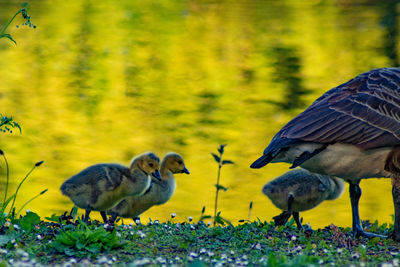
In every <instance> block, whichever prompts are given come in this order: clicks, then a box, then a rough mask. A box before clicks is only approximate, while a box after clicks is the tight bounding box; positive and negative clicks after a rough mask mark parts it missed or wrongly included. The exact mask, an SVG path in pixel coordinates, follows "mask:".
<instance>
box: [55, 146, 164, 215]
mask: <svg viewBox="0 0 400 267" xmlns="http://www.w3.org/2000/svg"><path fill="white" fill-rule="evenodd" d="M159 167H160V159H159V158H158V156H156V155H155V154H154V153H152V152H146V153H143V154H140V155H138V156H136V157H135V158H133V160H132V162H131V164H130V167H129V168H128V167H125V166H123V165H120V164H107V163H103V164H96V165H93V166H90V167H88V168H86V169H84V170H83V171H81V172H80V173H78V174H76V175H74V176H72V177H71V178H69V179H68V180H66V181H65V182H64V183H63V184H62V185H61V188H60V190H61V192H62V193H63V195H66V196H68V197H69V198H70V199H71V200H72V202H73V203H74V204H75V205H76V206H77V207H79V208H82V209H85V210H86V212H85V218H84V221H85V222H87V221H88V220H89V214H90V212H91V211H92V210H96V211H100V214H101V216H102V218H103V220H104V222H106V221H107V214H106V210H108V209H110V208H112V207H114V206H115V205H116V204H118V202H119V201H121V200H122V199H124V198H125V197H128V196H135V195H141V194H143V193H144V192H145V191H146V190H147V189H148V188H149V186H150V183H151V178H150V176H151V174H152V175H154V176H155V177H160V173H159Z"/></svg>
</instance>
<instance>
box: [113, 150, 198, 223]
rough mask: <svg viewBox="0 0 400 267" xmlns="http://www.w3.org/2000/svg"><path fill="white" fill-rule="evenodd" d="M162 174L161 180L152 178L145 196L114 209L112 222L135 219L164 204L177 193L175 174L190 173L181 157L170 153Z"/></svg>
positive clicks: (127, 201) (120, 204)
mask: <svg viewBox="0 0 400 267" xmlns="http://www.w3.org/2000/svg"><path fill="white" fill-rule="evenodd" d="M160 173H161V180H160V179H157V178H154V177H152V179H151V185H150V187H149V189H147V191H146V192H145V193H144V194H143V195H141V196H133V197H128V198H125V199H124V200H122V201H121V202H120V203H118V205H117V206H115V207H114V208H112V209H111V210H110V214H111V222H114V221H115V220H116V218H117V216H120V217H123V218H133V219H135V218H137V217H139V216H140V214H142V213H143V212H145V211H146V210H148V209H149V208H151V207H152V206H155V205H161V204H164V203H165V202H167V201H168V200H169V199H170V198H171V197H172V195H173V194H174V192H175V189H176V182H175V178H174V174H175V173H186V174H189V173H190V172H189V171H188V169H186V167H185V163H184V161H183V158H182V156H181V155H179V154H177V153H174V152H169V153H167V154H166V155H165V157H164V158H163V160H162V161H161V167H160Z"/></svg>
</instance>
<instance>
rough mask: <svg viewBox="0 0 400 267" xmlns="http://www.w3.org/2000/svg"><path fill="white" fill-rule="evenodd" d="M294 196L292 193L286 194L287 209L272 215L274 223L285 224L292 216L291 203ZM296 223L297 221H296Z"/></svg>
mask: <svg viewBox="0 0 400 267" xmlns="http://www.w3.org/2000/svg"><path fill="white" fill-rule="evenodd" d="M293 200H294V197H293V195H291V194H290V195H289V196H288V210H287V211H286V210H285V211H283V212H282V213H281V214H279V215H277V216H275V217H273V218H272V219H274V221H275V225H285V224H286V222H287V221H288V220H289V218H290V216H292V214H293V212H292V204H293ZM296 223H297V222H296Z"/></svg>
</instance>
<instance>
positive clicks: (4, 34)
mask: <svg viewBox="0 0 400 267" xmlns="http://www.w3.org/2000/svg"><path fill="white" fill-rule="evenodd" d="M3 37H5V38H8V39H10V40H11V41H13V42H14V44H17V42H16V41H15V40H14V39H13V38H12V37H11V34H8V33H3V34H2V35H0V38H3Z"/></svg>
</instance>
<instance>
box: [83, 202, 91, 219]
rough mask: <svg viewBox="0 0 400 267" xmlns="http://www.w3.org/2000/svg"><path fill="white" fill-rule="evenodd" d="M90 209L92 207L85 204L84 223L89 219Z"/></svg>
mask: <svg viewBox="0 0 400 267" xmlns="http://www.w3.org/2000/svg"><path fill="white" fill-rule="evenodd" d="M91 211H92V207H90V206H89V205H88V206H87V208H86V210H85V218H84V219H83V221H84V222H85V223H88V221H89V214H90V212H91Z"/></svg>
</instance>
